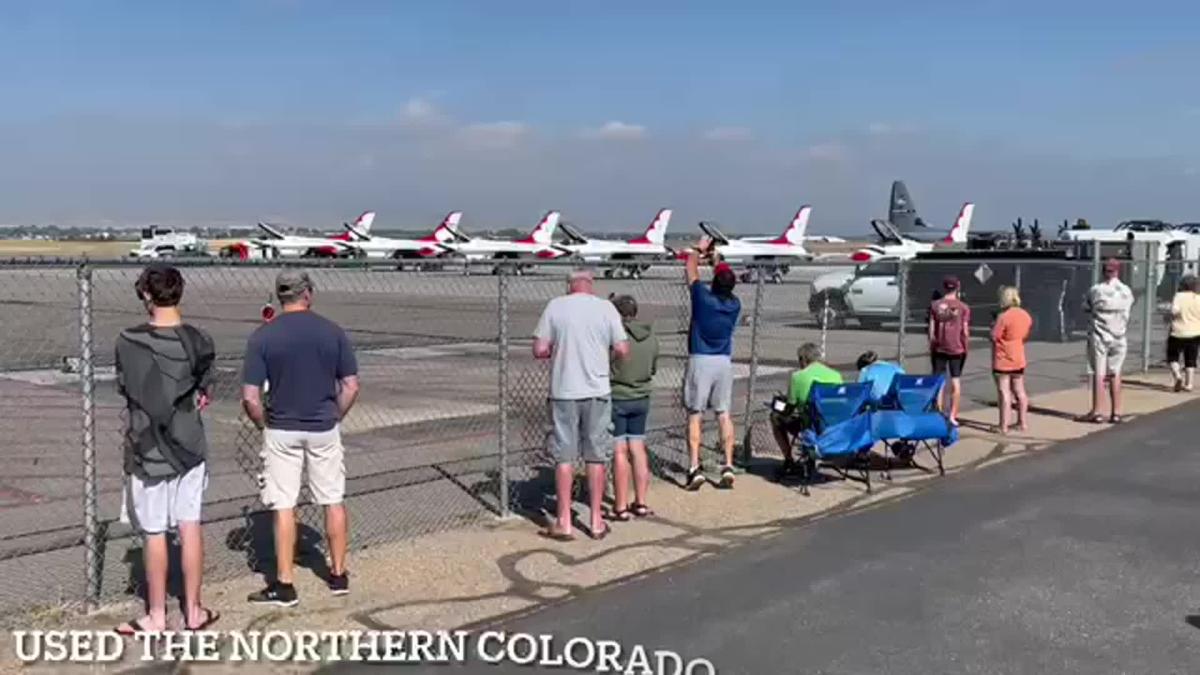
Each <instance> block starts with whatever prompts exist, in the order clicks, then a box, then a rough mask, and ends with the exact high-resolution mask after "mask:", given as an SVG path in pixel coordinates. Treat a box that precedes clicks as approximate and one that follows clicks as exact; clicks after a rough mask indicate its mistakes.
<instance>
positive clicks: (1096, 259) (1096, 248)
mask: <svg viewBox="0 0 1200 675" xmlns="http://www.w3.org/2000/svg"><path fill="white" fill-rule="evenodd" d="M1098 283H1100V242H1099V241H1093V242H1092V285H1093V286H1095V285H1096V284H1098Z"/></svg>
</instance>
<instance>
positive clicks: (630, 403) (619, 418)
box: [612, 397, 650, 441]
mask: <svg viewBox="0 0 1200 675" xmlns="http://www.w3.org/2000/svg"><path fill="white" fill-rule="evenodd" d="M649 417H650V399H649V397H647V398H635V399H630V400H627V401H621V400H617V399H613V410H612V419H613V438H615V439H617V440H618V441H640V440H644V439H645V438H646V419H647V418H649Z"/></svg>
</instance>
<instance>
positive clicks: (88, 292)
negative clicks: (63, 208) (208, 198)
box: [76, 263, 102, 611]
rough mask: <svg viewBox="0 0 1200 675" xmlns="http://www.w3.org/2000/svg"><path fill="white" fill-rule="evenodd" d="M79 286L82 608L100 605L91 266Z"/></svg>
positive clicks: (80, 274) (82, 273)
mask: <svg viewBox="0 0 1200 675" xmlns="http://www.w3.org/2000/svg"><path fill="white" fill-rule="evenodd" d="M76 279H77V281H78V286H79V383H80V393H81V396H82V404H83V438H82V443H83V564H84V568H85V571H84V574H85V580H86V584H87V585H86V588H85V592H84V599H83V608H84V610H85V611H92V610H94V609H96V607H97V606H98V605H99V604H100V564H101V561H102V559H101V556H100V517H99V512H98V509H97V506H96V499H97V494H96V373H95V366H94V361H95V355H94V354H93V346H94V345H93V341H92V340H93V337H92V268H91V267H90V266H88V265H87V264H86V263H85V264H83V265H80V266H79V269H78V270H77V271H76Z"/></svg>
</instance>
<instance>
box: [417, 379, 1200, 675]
mask: <svg viewBox="0 0 1200 675" xmlns="http://www.w3.org/2000/svg"><path fill="white" fill-rule="evenodd" d="M1197 413H1200V403H1191V404H1188V405H1184V406H1181V407H1178V408H1175V409H1173V410H1169V411H1166V412H1163V413H1159V414H1157V415H1154V416H1150V417H1146V418H1142V419H1140V420H1138V421H1136V422H1133V423H1130V424H1127V425H1125V426H1123V427H1118V428H1115V429H1112V430H1110V431H1105V432H1102V433H1099V434H1096V435H1093V436H1090V437H1087V438H1082V439H1078V440H1075V441H1071V442H1068V443H1064V444H1062V445H1060V446H1057V447H1054V448H1052V449H1049V450H1047V451H1045V452H1042V453H1038V454H1037V455H1035V456H1030V457H1026V458H1022V459H1017V460H1013V461H1011V462H1008V463H1006V464H1003V465H1000V466H997V467H994V468H991V469H988V470H986V471H981V472H978V473H975V474H972V475H968V476H960V477H955V478H953V479H948V480H945V481H942V482H939V483H938V484H936V485H935V486H934V487H932V488H930V489H927V490H925V491H922V492H920V493H918V494H916V495H914V496H912V497H909V498H906V499H902V500H900V501H898V502H896V503H893V504H888V505H884V506H882V507H879V508H873V509H868V510H864V511H861V512H858V513H853V514H850V515H846V516H843V517H836V518H832V519H828V520H824V521H819V522H817V523H814V524H812V525H808V526H806V527H803V528H800V529H797V530H796V531H794V532H791V533H789V534H787V535H784V536H780V537H777V538H774V539H771V540H768V541H764V542H759V543H756V544H750V545H748V546H745V547H742V548H739V549H737V550H733V551H730V552H729V553H727V554H724V555H719V556H716V557H714V558H712V559H709V560H707V561H701V562H699V563H695V564H691V565H689V566H685V567H682V568H680V569H676V570H673V571H670V572H665V573H661V574H657V575H653V576H649V577H646V578H643V579H641V580H638V581H634V582H631V583H628V584H625V585H621V586H617V587H614V588H612V589H609V590H603V591H597V592H595V593H592V594H590V595H587V596H585V597H583V598H581V599H579V600H577V601H574V602H570V603H568V604H563V605H560V606H556V607H552V608H549V609H546V610H543V611H541V612H540V613H537V614H534V615H531V616H527V617H524V618H521V619H517V620H511V621H506V622H504V623H503V624H502V625H500V626H499V627H498V628H500V629H502V630H506V631H526V632H532V633H551V634H554V635H555V636H557V637H558V638H559V639H558V643H559V644H562V643H563V642H565V641H566V640H567V639H569V638H571V637H574V636H590V637H592V638H595V639H612V640H618V641H620V642H621V643H622V644H624V645H627V646H629V645H634V644H642V645H645V646H646V647H647V648H648V649H651V648H658V649H670V650H673V651H676V652H678V653H680V654H681V655H683V656H684V657H685V658H695V657H704V658H707V659H709V660H710V661H712V662H713V663H714V664H715V665H716V667H717V669H718V672H720V673H884V672H886V673H895V674H902V673H914V674H917V673H919V674H921V675H925V674H926V673H1113V672H1125V673H1183V672H1200V649H1198V645H1200V631H1198V630H1197V629H1198V628H1200V618H1198V617H1195V616H1193V615H1194V614H1200V593H1198V592H1197V589H1196V581H1197V579H1200V538H1198V537H1197V525H1196V522H1197V521H1196V512H1197V509H1198V507H1200V491H1198V490H1197V487H1196V477H1197V475H1200V453H1197V452H1196V444H1195V441H1194V438H1195V436H1194V434H1195V429H1196V427H1195V424H1196V423H1195V420H1196V416H1197ZM476 669H477V670H478V671H479V672H489V673H490V672H496V670H495V668H494V667H490V668H489V667H486V666H482V665H475V666H470V667H468V668H449V669H447V668H438V669H430V671H429V672H446V670H454V671H456V672H463V671H466V672H474V670H476ZM511 670H513V671H516V670H517V669H516V668H512V669H511ZM519 672H531V671H526V670H524V669H522V670H520V671H519Z"/></svg>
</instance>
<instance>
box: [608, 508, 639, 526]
mask: <svg viewBox="0 0 1200 675" xmlns="http://www.w3.org/2000/svg"><path fill="white" fill-rule="evenodd" d="M633 515H634V514H633V513H631V512H630V510H629V509H617V510H616V511H613V512H612V513H607V514H605V515H604V518H605V520H613V521H618V522H622V523H627V522H629V521H631V520H633Z"/></svg>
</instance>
